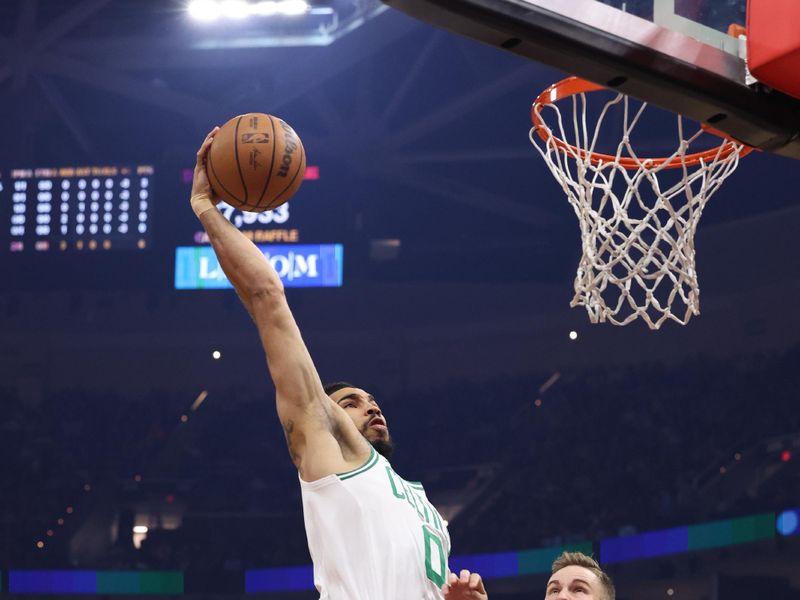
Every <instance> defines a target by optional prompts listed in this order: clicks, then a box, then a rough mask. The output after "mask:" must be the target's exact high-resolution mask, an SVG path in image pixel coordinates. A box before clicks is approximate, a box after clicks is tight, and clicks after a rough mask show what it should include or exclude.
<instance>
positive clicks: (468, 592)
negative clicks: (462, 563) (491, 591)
mask: <svg viewBox="0 0 800 600" xmlns="http://www.w3.org/2000/svg"><path fill="white" fill-rule="evenodd" d="M442 594H444V597H445V600H488V599H489V596H488V595H487V594H486V589H485V588H484V587H483V580H482V579H481V576H480V575H478V574H477V573H470V572H469V571H467V570H466V569H463V570H462V571H461V573H459V574H458V575H456V574H455V573H448V576H447V583H445V584H444V585H443V586H442Z"/></svg>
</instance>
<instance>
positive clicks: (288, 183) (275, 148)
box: [206, 113, 306, 212]
mask: <svg viewBox="0 0 800 600" xmlns="http://www.w3.org/2000/svg"><path fill="white" fill-rule="evenodd" d="M206 168H207V171H208V179H209V181H210V183H211V187H212V188H213V190H214V192H215V193H216V194H217V195H219V196H220V197H221V198H222V199H223V200H225V201H226V202H227V203H228V204H230V205H231V206H233V207H235V208H238V209H241V210H244V211H250V212H263V211H266V210H272V209H274V208H277V207H278V206H280V205H282V204H283V203H284V202H286V201H287V200H289V198H291V197H292V195H293V194H294V193H295V192H296V191H297V189H298V188H299V187H300V184H301V183H302V182H303V176H304V175H305V170H306V155H305V151H304V149H303V143H302V142H301V141H300V138H299V137H298V136H297V134H296V133H295V132H294V130H293V129H292V128H291V127H290V126H289V125H288V124H287V123H285V122H284V121H282V120H281V119H278V118H277V117H273V116H271V115H267V114H263V113H249V114H246V115H241V116H239V117H234V118H233V119H231V120H230V121H228V122H227V123H225V124H224V125H223V126H222V127H221V128H220V130H219V131H218V132H217V133H216V135H215V136H214V141H213V143H212V144H211V149H210V150H209V153H208V159H207V162H206Z"/></svg>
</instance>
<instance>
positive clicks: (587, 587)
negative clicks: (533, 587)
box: [544, 565, 605, 600]
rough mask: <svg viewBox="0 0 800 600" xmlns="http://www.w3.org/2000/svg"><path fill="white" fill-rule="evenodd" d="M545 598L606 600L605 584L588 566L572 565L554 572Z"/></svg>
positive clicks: (547, 599) (557, 599) (554, 599)
mask: <svg viewBox="0 0 800 600" xmlns="http://www.w3.org/2000/svg"><path fill="white" fill-rule="evenodd" d="M544 597H545V600H605V593H604V590H603V584H602V583H601V582H600V580H599V579H598V577H597V575H595V574H594V573H592V572H591V571H590V570H589V569H587V568H586V567H579V566H577V565H570V566H568V567H564V568H563V569H560V570H558V571H556V572H555V573H553V575H552V576H551V577H550V581H548V582H547V589H546V592H545V595H544Z"/></svg>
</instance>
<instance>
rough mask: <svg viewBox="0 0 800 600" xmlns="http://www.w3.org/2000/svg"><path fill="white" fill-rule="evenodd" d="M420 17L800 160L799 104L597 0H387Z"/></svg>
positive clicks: (698, 46) (677, 36)
mask: <svg viewBox="0 0 800 600" xmlns="http://www.w3.org/2000/svg"><path fill="white" fill-rule="evenodd" d="M384 2H386V3H387V4H389V5H391V6H393V7H394V8H397V9H399V10H401V11H403V12H406V13H408V14H410V15H412V16H414V17H417V18H419V19H421V20H423V21H427V22H428V23H431V24H433V25H437V26H439V27H442V28H444V29H448V30H450V31H453V32H455V33H459V34H461V35H464V36H467V37H470V38H473V39H476V40H479V41H482V42H485V43H487V44H490V45H492V46H494V47H497V48H504V49H506V50H509V51H511V52H513V53H515V54H518V55H521V56H524V57H526V58H529V59H531V60H535V61H537V62H541V63H544V64H547V65H550V66H552V67H555V68H558V69H561V70H563V71H566V72H568V73H572V74H575V75H578V76H580V77H583V78H585V79H589V80H590V81H594V82H596V83H599V84H602V85H606V86H609V87H613V88H614V89H617V90H619V91H621V92H623V93H625V94H628V95H630V96H633V97H636V98H639V99H642V100H646V101H649V102H652V103H653V104H655V105H657V106H660V107H662V108H664V109H666V110H670V111H672V112H676V113H679V114H682V115H685V116H686V117H688V118H690V119H693V120H695V121H698V122H700V123H708V124H711V125H713V126H714V127H715V128H717V129H719V130H721V131H724V132H725V133H727V134H728V135H730V136H732V137H734V138H736V139H738V140H741V141H742V142H745V143H746V144H748V145H750V146H753V147H755V148H760V149H762V150H768V151H770V152H775V153H777V154H782V155H784V156H789V157H792V158H796V159H800V110H798V108H799V107H800V105H799V104H798V102H797V101H796V100H794V99H792V98H790V97H788V96H786V95H784V94H780V93H777V92H771V93H770V92H767V91H765V90H762V89H761V88H760V87H758V86H756V87H749V86H747V85H746V83H745V72H746V70H745V65H744V61H743V60H742V59H740V58H738V57H737V56H734V55H732V54H729V53H727V52H725V51H723V50H721V49H719V48H714V47H711V46H709V45H707V44H703V43H701V42H699V41H698V40H695V39H693V38H691V37H689V36H687V35H684V34H681V33H679V32H676V31H671V30H669V29H667V28H665V27H661V26H659V25H657V24H654V23H651V22H649V21H646V20H644V19H641V18H639V17H637V16H635V15H631V14H627V13H624V12H621V11H619V10H616V9H614V8H612V7H609V6H606V5H604V4H602V3H600V2H596V1H594V0H570V1H569V2H563V1H561V0H460V1H459V2H452V1H451V0H384Z"/></svg>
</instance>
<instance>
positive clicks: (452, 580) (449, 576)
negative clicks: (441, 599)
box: [447, 571, 458, 585]
mask: <svg viewBox="0 0 800 600" xmlns="http://www.w3.org/2000/svg"><path fill="white" fill-rule="evenodd" d="M457 581H458V576H457V575H456V574H455V573H453V572H452V571H450V573H448V574H447V583H449V584H450V585H453V584H454V583H456V582H457Z"/></svg>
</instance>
